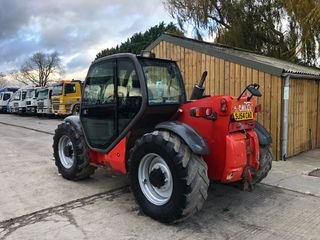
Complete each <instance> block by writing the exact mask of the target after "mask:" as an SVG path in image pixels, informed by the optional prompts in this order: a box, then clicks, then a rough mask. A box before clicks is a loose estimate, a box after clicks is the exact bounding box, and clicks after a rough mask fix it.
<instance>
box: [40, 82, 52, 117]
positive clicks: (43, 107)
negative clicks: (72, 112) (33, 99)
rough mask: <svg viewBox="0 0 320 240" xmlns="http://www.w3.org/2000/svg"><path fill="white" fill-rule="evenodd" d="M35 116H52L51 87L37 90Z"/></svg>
mask: <svg viewBox="0 0 320 240" xmlns="http://www.w3.org/2000/svg"><path fill="white" fill-rule="evenodd" d="M37 91H38V97H37V114H39V115H40V114H52V100H51V96H52V87H46V88H41V89H38V90H37Z"/></svg>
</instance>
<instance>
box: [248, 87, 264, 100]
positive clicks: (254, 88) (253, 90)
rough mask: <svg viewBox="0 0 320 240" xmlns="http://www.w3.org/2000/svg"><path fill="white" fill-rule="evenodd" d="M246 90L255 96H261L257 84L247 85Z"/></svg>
mask: <svg viewBox="0 0 320 240" xmlns="http://www.w3.org/2000/svg"><path fill="white" fill-rule="evenodd" d="M247 90H248V91H249V92H250V93H251V94H252V95H253V96H255V97H261V96H262V94H261V92H260V91H259V85H258V87H257V88H256V87H255V86H254V85H249V86H248V87H247Z"/></svg>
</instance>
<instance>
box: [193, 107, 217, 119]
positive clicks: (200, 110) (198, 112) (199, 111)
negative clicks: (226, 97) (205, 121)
mask: <svg viewBox="0 0 320 240" xmlns="http://www.w3.org/2000/svg"><path fill="white" fill-rule="evenodd" d="M190 116H191V117H210V116H212V108H210V107H195V108H191V109H190Z"/></svg>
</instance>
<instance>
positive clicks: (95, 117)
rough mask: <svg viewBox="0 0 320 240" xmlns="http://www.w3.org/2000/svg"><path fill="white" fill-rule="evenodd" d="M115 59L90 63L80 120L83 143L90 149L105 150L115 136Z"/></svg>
mask: <svg viewBox="0 0 320 240" xmlns="http://www.w3.org/2000/svg"><path fill="white" fill-rule="evenodd" d="M114 93H115V61H113V60H109V61H103V62H98V63H96V64H94V65H92V66H91V68H90V70H89V72H88V75H87V78H86V82H85V88H84V93H83V99H82V102H81V111H80V121H81V124H82V127H83V130H84V134H85V137H86V140H87V143H88V144H89V146H90V147H92V148H94V149H99V150H103V149H106V148H107V147H108V146H109V145H110V143H111V142H112V141H114V139H115V138H116V136H117V129H116V128H117V126H116V96H115V94H114Z"/></svg>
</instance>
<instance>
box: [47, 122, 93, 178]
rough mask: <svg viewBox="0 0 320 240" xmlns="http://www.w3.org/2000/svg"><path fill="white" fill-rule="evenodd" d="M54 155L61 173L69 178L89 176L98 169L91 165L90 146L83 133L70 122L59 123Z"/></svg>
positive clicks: (54, 141) (54, 142)
mask: <svg viewBox="0 0 320 240" xmlns="http://www.w3.org/2000/svg"><path fill="white" fill-rule="evenodd" d="M53 155H54V158H55V163H56V166H57V167H58V171H59V173H61V175H62V176H63V177H64V178H66V179H68V180H81V179H85V178H88V177H89V176H90V175H92V174H93V173H94V171H95V169H96V168H95V167H93V166H91V165H89V161H90V159H89V152H88V147H87V145H86V143H85V141H84V138H83V135H82V133H81V132H79V131H77V130H76V128H75V127H73V126H72V124H70V123H68V122H64V123H62V124H59V125H58V128H57V129H56V131H55V135H54V137H53Z"/></svg>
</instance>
